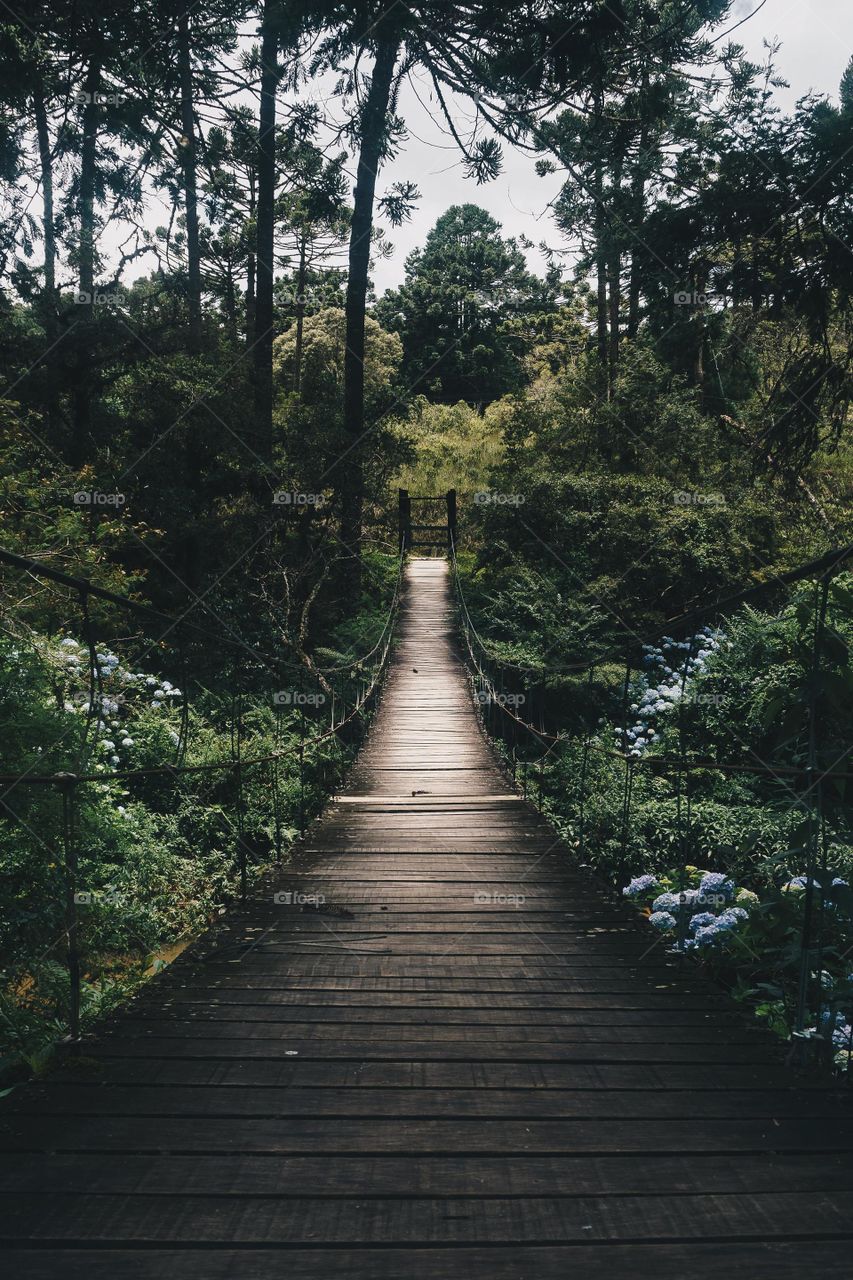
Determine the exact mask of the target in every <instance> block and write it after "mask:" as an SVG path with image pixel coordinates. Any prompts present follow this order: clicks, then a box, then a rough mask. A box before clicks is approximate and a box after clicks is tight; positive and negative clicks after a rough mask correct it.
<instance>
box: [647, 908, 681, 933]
mask: <svg viewBox="0 0 853 1280" xmlns="http://www.w3.org/2000/svg"><path fill="white" fill-rule="evenodd" d="M649 924H650V925H651V926H652V928H653V929H659V930H660V932H661V933H666V932H667V931H668V930H670V929H674V928H675V916H674V915H672V914H671V913H670V912H669V911H653V912H652V914H651V915H650V916H649Z"/></svg>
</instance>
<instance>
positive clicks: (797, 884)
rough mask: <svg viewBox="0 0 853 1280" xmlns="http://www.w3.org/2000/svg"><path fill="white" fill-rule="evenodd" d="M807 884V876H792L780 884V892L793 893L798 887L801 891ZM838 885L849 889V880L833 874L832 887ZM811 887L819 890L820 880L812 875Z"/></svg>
mask: <svg viewBox="0 0 853 1280" xmlns="http://www.w3.org/2000/svg"><path fill="white" fill-rule="evenodd" d="M808 884H809V877H808V876H794V877H793V878H792V879H790V880H789V881H788V882H787V883H786V884H783V885H782V892H783V893H795V892H796V891H797V890H798V889H802V890H803V891H805V890H806V889H807V888H808ZM839 887H842V888H844V889H849V888H850V882H849V881H848V880H842V878H841V876H835V877H834V879H833V881H832V888H833V889H837V888H839ZM812 888H813V889H817V890H818V892H820V881H819V880H815V878H814V877H812Z"/></svg>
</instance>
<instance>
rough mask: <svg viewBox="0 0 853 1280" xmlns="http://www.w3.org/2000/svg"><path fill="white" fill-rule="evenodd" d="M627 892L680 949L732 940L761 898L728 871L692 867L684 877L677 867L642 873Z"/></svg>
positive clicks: (660, 930) (698, 949)
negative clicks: (740, 886) (741, 886)
mask: <svg viewBox="0 0 853 1280" xmlns="http://www.w3.org/2000/svg"><path fill="white" fill-rule="evenodd" d="M661 890H662V892H661ZM622 894H623V896H624V897H626V898H630V899H631V900H632V901H633V902H635V903H636V904H637V906H639V907H642V908H644V910H645V913H646V915H647V916H648V920H649V924H650V925H651V926H652V928H654V929H657V930H658V932H659V933H663V934H666V935H668V936H669V937H670V938H671V941H672V946H673V948H674V949H675V950H677V951H700V950H703V949H704V948H706V947H710V946H713V945H714V944H724V943H726V942H728V941H730V939H731V936H732V934H733V933H736V932H737V931H738V929H739V928H740V926H741V925H742V924H743V923H744V922H745V921H747V920H748V919H749V914H750V910H751V909H752V908H753V906H754V905H756V904H757V903H758V898H757V896H756V895H755V894H754V893H751V892H750V891H749V890H748V889H740V890H738V889H737V888H736V886H735V883H734V880H732V879H731V877H729V876H727V875H726V874H725V873H724V872H721V871H703V870H701V869H700V868H699V867H692V866H691V867H686V868H685V872H684V875H683V876H682V877H680V876H679V875H678V873H677V872H669V873H667V874H665V875H653V874H651V873H647V874H646V875H641V876H636V877H635V878H634V879H633V880H631V881H630V882H629V883H628V884H627V885H626V886H625V887H624V889H623V890H622Z"/></svg>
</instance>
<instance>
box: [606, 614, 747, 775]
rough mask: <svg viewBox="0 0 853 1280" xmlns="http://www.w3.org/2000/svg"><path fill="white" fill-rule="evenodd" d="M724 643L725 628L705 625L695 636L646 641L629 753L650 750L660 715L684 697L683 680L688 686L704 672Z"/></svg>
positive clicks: (619, 742)
mask: <svg viewBox="0 0 853 1280" xmlns="http://www.w3.org/2000/svg"><path fill="white" fill-rule="evenodd" d="M721 643H722V632H720V631H715V630H713V629H712V628H711V627H703V628H702V629H701V630H700V631H697V633H696V635H695V636H694V637H693V639H692V640H674V639H673V638H672V636H664V637H663V639H662V641H661V643H660V645H659V646H655V645H649V644H647V645H643V655H644V656H643V666H644V668H645V670H644V671H643V672H642V673H641V675H640V680H641V683H642V692H641V694H640V696H639V700H638V701H637V702H632V703H631V711H632V712H633V713H634V714H635V715H636V717H637V719H636V721H635V722H634V724H633V725H632V726H631V727H630V728H629V729H628V731H627V733H626V737H627V752H628V755H629V756H634V757H637V756H641V755H642V754H643V753H644V752H645V751H647V750H648V748H649V747H650V746H651V745H652V743H653V741H654V739H655V738H656V737H657V729H656V728H655V726H654V721H655V719H656V717H658V716H660V715H666V713H667V712H668V711H671V710H672V708H673V707H674V706H676V705H677V703H678V702H679V701H680V700H681V694H682V684H683V683H685V689H686V684H687V683H689V682H690V681H691V680H692V679H695V677H696V676H698V675H701V673H702V671H703V669H704V667H705V666H706V664H707V662H708V660H709V658H711V656H712V655H713V654H714V653H715V652H716V650H717V649H719V647H720V645H721ZM688 654H689V655H690V656H689V657H688ZM685 668H686V672H687V679H686V682H685ZM614 732H615V736H616V745H617V748H619V749H621V747H622V731H621V729H616V730H615V731H614Z"/></svg>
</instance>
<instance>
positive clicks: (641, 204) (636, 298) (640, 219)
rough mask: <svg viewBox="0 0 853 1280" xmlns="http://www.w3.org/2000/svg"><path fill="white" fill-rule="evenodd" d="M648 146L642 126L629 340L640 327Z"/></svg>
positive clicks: (633, 196) (635, 182)
mask: <svg viewBox="0 0 853 1280" xmlns="http://www.w3.org/2000/svg"><path fill="white" fill-rule="evenodd" d="M647 145H648V131H647V129H646V126H645V125H643V128H642V132H641V133H640V155H639V156H638V158H637V170H636V171H635V173H634V180H633V182H632V183H631V211H632V212H631V216H632V219H633V223H634V244H633V248H632V249H631V276H630V279H629V281H628V327H627V334H628V337H629V338H636V336H637V330H638V329H639V327H640V246H641V243H642V241H641V236H642V227H643V223H644V222H645V217H646V176H645V173H644V172H643V170H642V168H641V165H642V153H643V152H644V151H645V149H646V146H647Z"/></svg>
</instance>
